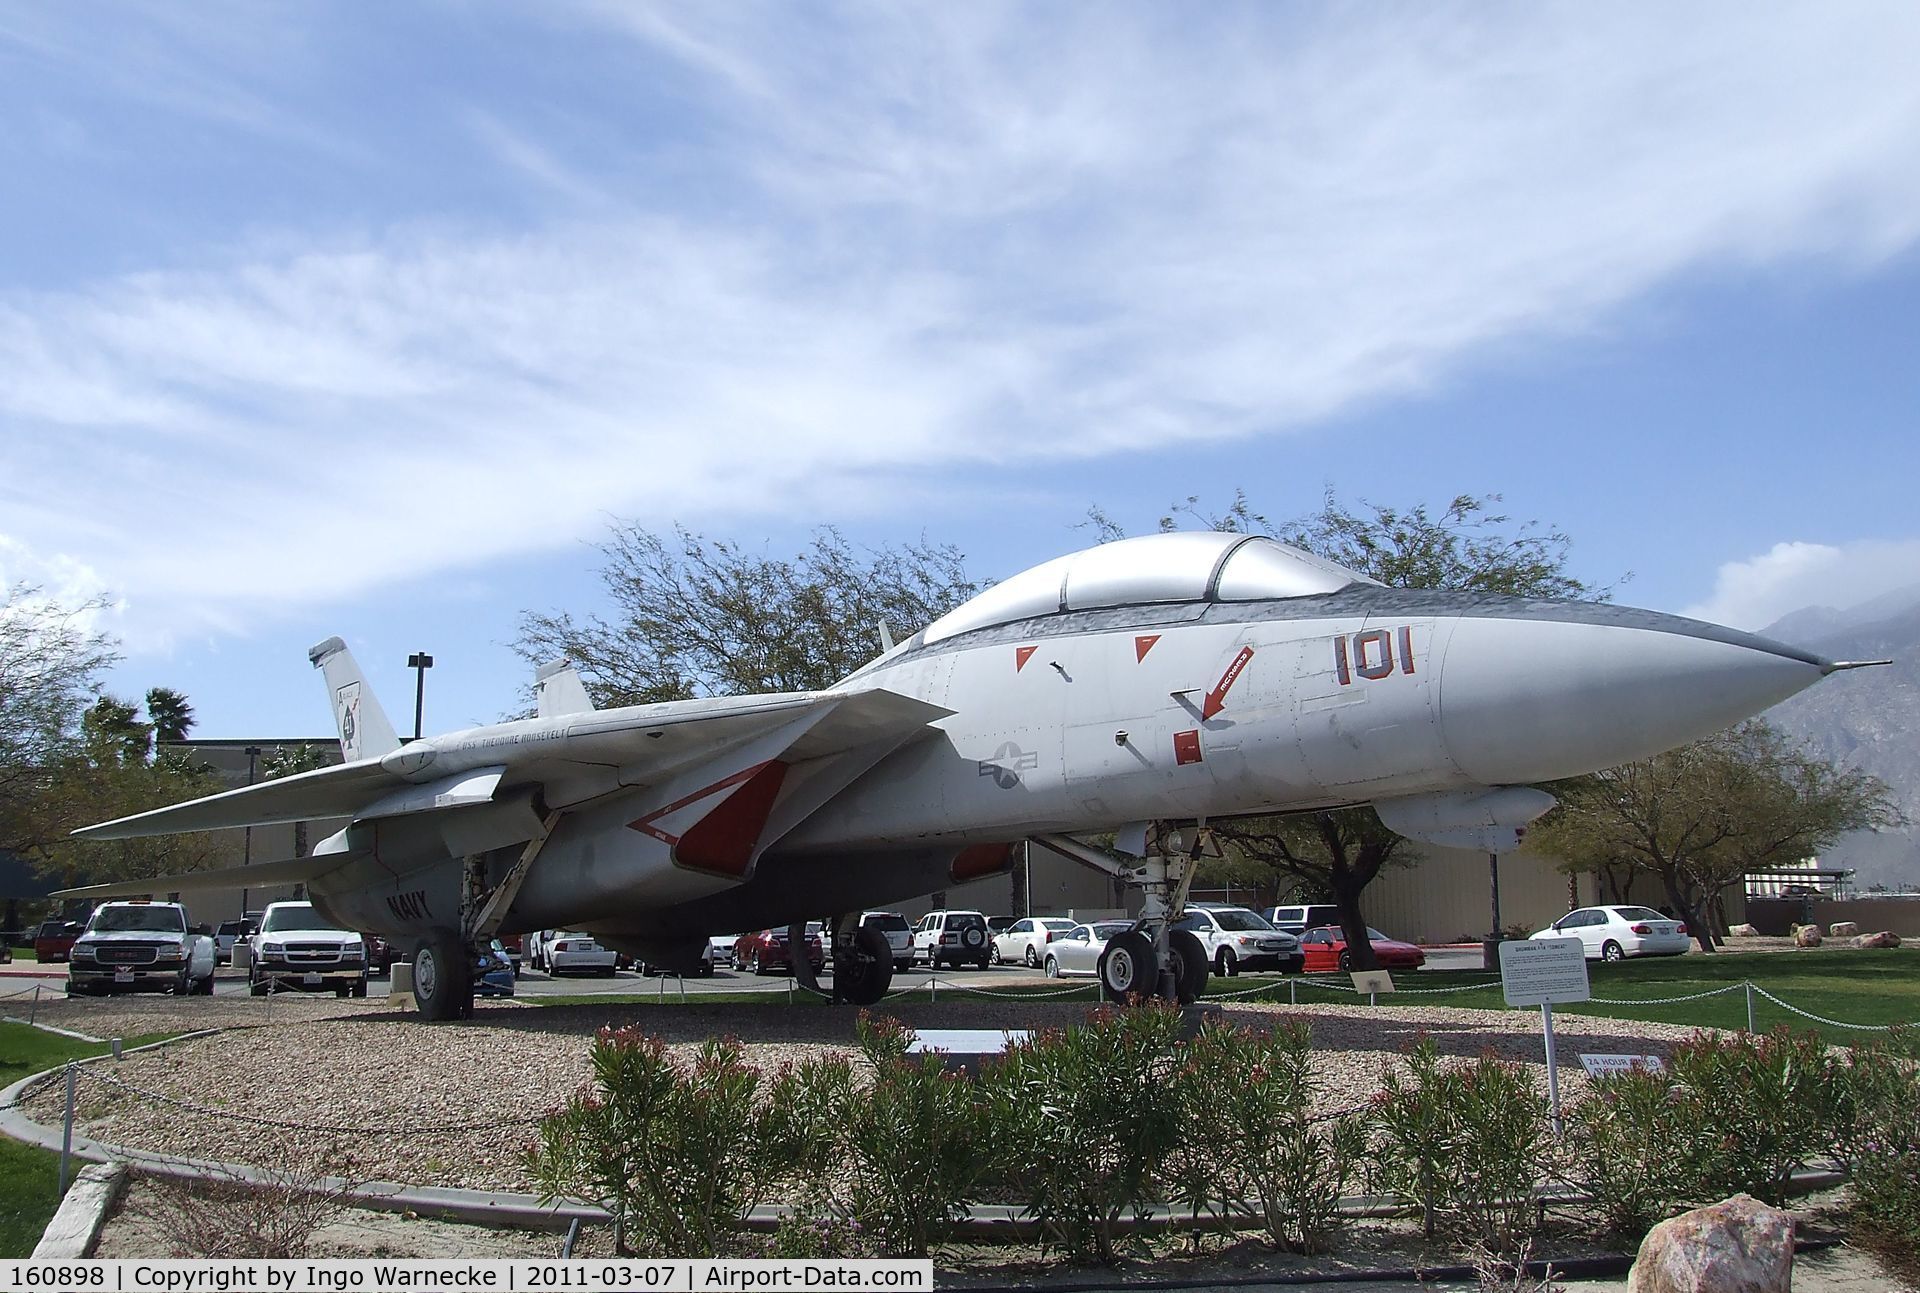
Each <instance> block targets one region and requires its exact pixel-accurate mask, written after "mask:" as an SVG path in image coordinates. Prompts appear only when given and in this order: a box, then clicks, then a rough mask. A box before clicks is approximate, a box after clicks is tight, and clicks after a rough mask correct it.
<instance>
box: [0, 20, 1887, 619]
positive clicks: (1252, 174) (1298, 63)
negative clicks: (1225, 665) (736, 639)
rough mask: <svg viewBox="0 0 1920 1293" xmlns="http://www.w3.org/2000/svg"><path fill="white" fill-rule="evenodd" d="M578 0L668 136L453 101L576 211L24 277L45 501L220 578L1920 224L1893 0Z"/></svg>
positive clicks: (1142, 436)
mask: <svg viewBox="0 0 1920 1293" xmlns="http://www.w3.org/2000/svg"><path fill="white" fill-rule="evenodd" d="M577 12H578V13H579V14H584V15H586V17H587V20H588V21H590V22H592V23H595V24H600V25H602V26H603V28H604V31H605V32H610V33H613V35H612V37H611V39H612V40H613V41H614V42H615V45H616V48H620V49H623V50H624V54H623V58H624V60H625V62H624V66H625V68H626V72H627V74H628V75H629V76H631V77H632V78H633V83H634V84H635V85H643V86H645V87H647V89H648V92H649V93H651V94H653V95H656V96H658V99H659V102H661V103H670V104H671V105H673V108H674V112H675V114H676V115H671V116H661V115H659V113H658V112H657V111H654V112H652V113H651V115H647V114H643V115H642V116H639V117H636V118H635V119H634V120H633V121H632V122H631V123H627V122H623V121H621V120H618V119H617V109H616V108H614V107H609V106H607V104H608V103H611V102H614V101H616V100H617V99H618V94H616V93H615V92H614V90H613V89H610V88H608V87H599V88H600V89H602V90H603V91H605V92H604V93H603V94H602V95H601V96H600V97H599V98H598V99H596V100H595V102H596V103H597V104H599V105H600V106H598V107H596V108H595V109H593V110H594V111H596V112H599V113H601V114H602V116H603V118H604V119H603V120H601V121H600V122H599V124H600V125H601V126H603V127H605V128H606V129H607V130H608V131H609V132H610V133H611V134H615V135H617V134H619V133H620V132H621V129H622V127H624V126H630V132H629V133H631V134H632V135H633V137H634V139H635V143H634V145H633V149H634V153H633V156H623V157H618V158H609V159H608V164H607V166H606V167H605V168H604V173H589V172H588V171H586V170H585V168H583V167H582V166H581V165H580V164H579V162H578V161H577V159H574V158H573V155H572V154H571V153H570V152H569V150H567V149H566V148H565V147H564V146H562V145H563V144H564V141H562V140H557V139H556V138H554V137H553V135H552V132H553V131H554V130H555V129H557V127H556V126H555V125H554V124H553V121H554V120H555V118H553V117H552V116H551V115H543V114H540V113H534V112H521V113H517V114H516V113H510V112H507V111H504V110H498V111H496V110H494V109H491V108H490V109H488V110H487V111H484V112H482V111H479V110H477V109H474V108H472V107H470V106H457V107H455V108H454V109H451V110H450V111H452V113H453V115H454V117H455V119H456V121H457V122H458V123H459V124H460V126H461V128H463V129H464V130H465V131H466V133H467V134H468V135H469V137H477V138H478V139H479V140H480V142H481V143H482V145H483V148H482V150H481V151H482V152H483V153H484V154H485V155H486V156H488V157H489V158H490V159H491V160H490V162H489V163H488V164H489V165H491V166H493V167H495V168H498V169H500V170H501V171H503V172H508V173H512V174H516V175H518V176H520V177H521V181H520V182H522V183H525V182H526V180H527V179H529V178H530V179H531V180H532V181H533V182H534V183H535V184H537V185H539V186H540V187H541V188H543V189H544V190H546V191H548V192H550V193H551V194H552V196H553V197H554V199H555V201H556V203H557V208H556V211H555V213H554V214H552V215H550V216H549V217H548V218H546V219H545V220H534V221H530V222H528V223H525V224H524V225H522V226H520V227H517V228H503V227H502V226H501V223H500V221H499V220H498V219H497V218H491V217H489V216H487V215H484V214H481V213H477V212H475V211H473V210H470V209H461V208H458V207H450V208H449V210H448V211H447V212H446V213H444V214H443V215H441V216H439V217H438V218H435V219H431V220H427V219H422V218H420V217H419V216H418V215H417V214H412V215H409V216H407V217H406V218H404V219H403V218H399V217H395V218H394V219H392V220H389V221H387V222H386V223H385V225H384V226H380V227H376V229H375V231H374V232H371V233H368V234H366V235H364V236H351V237H349V236H344V235H340V234H338V233H329V234H326V235H323V236H320V237H317V238H315V239H314V240H312V241H310V242H306V243H305V244H304V245H303V243H302V237H301V234H300V232H299V231H298V230H297V229H279V230H270V231H266V233H265V234H263V236H262V237H261V238H260V239H256V240H253V241H251V242H250V243H249V247H248V250H246V251H244V252H238V253H233V254H230V255H226V256H213V257H208V256H206V255H202V256H201V257H199V261H198V263H200V264H201V265H202V266H203V267H202V268H200V269H196V270H192V271H180V270H154V271H151V272H142V273H135V274H120V275H115V276H107V277H100V278H96V279H93V280H91V281H87V282H81V283H74V284H72V285H70V286H67V287H63V288H57V289H53V290H42V291H38V292H33V293H27V292H19V291H15V292H12V293H6V292H0V418H4V419H5V422H4V425H5V426H6V428H7V429H6V431H5V433H4V436H3V437H0V507H3V508H4V511H5V515H6V516H7V518H8V520H7V522H6V523H5V528H7V529H8V531H9V532H10V533H12V535H13V539H14V541H16V542H18V543H22V544H25V545H29V546H30V547H31V548H32V549H33V550H35V551H37V552H40V553H43V554H68V555H70V556H72V557H73V558H75V559H80V560H84V561H86V562H87V563H89V564H91V565H92V566H93V567H95V568H97V569H98V570H100V571H101V572H103V574H104V576H105V577H106V578H108V579H109V580H111V581H112V582H113V583H114V585H115V586H116V587H118V588H121V589H124V590H127V591H128V593H129V594H130V596H131V597H132V598H133V601H134V603H135V610H136V612H137V613H146V614H151V615H155V616H164V617H171V618H173V619H177V620H179V621H181V622H182V623H183V624H209V623H211V624H230V623H236V622H238V621H239V619H240V618H242V617H244V616H245V615H248V614H252V613H256V612H258V611H260V610H262V609H270V608H272V607H273V606H275V605H277V604H283V603H293V602H305V601H310V600H312V599H314V598H326V597H338V596H346V595H349V594H351V593H354V592H356V591H359V590H362V589H364V588H366V587H368V586H370V585H373V584H376V583H379V582H381V581H387V580H392V579H396V578H402V577H410V576H418V575H421V574H425V573H431V572H436V571H450V570H456V569H461V568H472V567H476V566H478V565H481V564H482V563H484V562H487V561H489V560H492V559H495V558H498V557H500V556H503V555H507V554H512V553H518V552H525V551H528V550H532V549H538V548H542V547H547V546H551V545H555V544H558V543H561V542H564V541H566V540H568V539H570V538H574V537H577V536H579V535H582V534H587V533H592V532H594V531H596V530H597V529H598V528H599V527H600V525H601V523H602V518H603V516H604V515H605V514H606V513H609V512H611V513H618V514H636V513H637V514H641V515H645V516H649V517H655V518H662V519H664V518H666V517H669V516H700V517H712V516H716V515H719V516H729V515H737V514H740V513H755V512H765V511H776V510H786V509H791V508H793V507H794V506H795V500H796V499H801V500H811V499H821V498H827V497H831V496H832V495H833V493H834V491H835V490H836V489H837V488H839V487H841V486H843V485H851V486H856V487H865V488H871V487H872V485H873V483H874V482H875V481H881V482H884V481H885V480H886V479H888V478H889V477H890V476H893V475H911V476H914V477H919V476H921V475H923V474H924V473H927V472H930V471H933V472H937V471H940V470H943V469H947V468H951V467H954V466H958V465H968V464H1024V463H1031V462H1033V461H1035V460H1038V459H1047V458H1053V459H1061V458H1072V457H1077V456H1090V455H1098V454H1106V453H1112V452H1116V451H1122V450H1126V449H1130V448H1137V447H1141V446H1148V445H1162V444H1166V443H1169V442H1172V441H1177V440H1180V439H1200V438H1221V437H1229V436H1246V435H1255V434H1267V433H1273V432H1278V431H1284V430H1287V429H1289V428H1293V427H1297V426H1300V425H1302V424H1304V423H1305V422H1307V421H1309V420H1311V419H1314V418H1317V417H1321V416H1324V415H1326V414H1328V413H1330V412H1332V411H1335V410H1338V409H1340V408H1342V407H1345V406H1347V405H1349V404H1351V403H1352V402H1354V401H1356V400H1362V399H1369V398H1378V397H1381V396H1388V395H1392V394H1394V393H1396V392H1402V391H1406V390H1409V389H1417V388H1419V387H1421V386H1424V385H1427V384H1430V383H1434V382H1437V381H1441V380H1444V379H1445V378H1447V376H1448V375H1449V374H1450V373H1452V372H1454V371H1456V370H1457V369H1458V367H1459V366H1460V365H1462V364H1465V363H1469V362H1472V361H1474V360H1476V359H1478V358H1479V357H1481V356H1482V355H1484V354H1485V353H1486V352H1487V351H1488V350H1489V348H1492V347H1496V346H1499V345H1501V344H1504V343H1507V342H1510V341H1511V340H1513V339H1516V338H1528V337H1536V336H1540V335H1553V334H1559V333H1566V332H1571V331H1576V330H1581V329H1588V328H1593V327H1596V326H1604V325H1605V324H1606V322H1607V320H1608V318H1609V311H1610V310H1612V309H1613V308H1615V307H1616V306H1618V305H1619V304H1620V303H1622V302H1625V301H1629V300H1632V299H1634V298H1635V297H1637V296H1639V295H1641V294H1644V293H1646V292H1647V291H1649V290H1651V289H1653V288H1655V287H1658V286H1660V285H1661V284H1663V283H1666V282H1669V281H1671V280H1673V279H1674V278H1675V277H1676V276H1678V275H1681V274H1686V273H1693V272H1699V271H1702V270H1712V269H1714V268H1716V267H1725V266H1741V265H1751V264H1761V265H1764V264H1771V263H1775V262H1778V261H1781V260H1783V259H1789V258H1807V257H1828V258H1832V259H1833V260H1834V261H1836V262H1838V263H1840V264H1842V265H1843V266H1856V265H1862V264H1870V263H1872V262H1874V261H1875V260H1876V259H1878V258H1882V257H1885V256H1888V255H1890V254H1892V253H1894V252H1896V251H1898V250H1900V249H1903V248H1905V247H1907V246H1909V245H1911V244H1912V242H1913V241H1914V240H1915V238H1916V235H1917V234H1920V79H1916V78H1914V77H1913V76H1912V75H1911V69H1912V67H1914V66H1916V65H1920V11H1913V10H1910V9H1906V8H1902V7H1895V6H1881V7H1869V8H1863V9H1857V10H1851V11H1848V10H1844V9H1842V8H1836V7H1822V8H1819V9H1818V10H1814V9H1809V8H1781V9H1776V10H1771V11H1766V12H1755V11H1753V10H1751V9H1744V8H1743V9H1742V10H1740V11H1739V12H1738V13H1735V12H1733V11H1730V10H1729V11H1724V12H1722V13H1720V14H1718V15H1717V16H1716V15H1714V14H1712V13H1709V11H1707V10H1703V9H1698V8H1693V9H1683V10H1678V11H1675V10H1671V9H1665V8H1653V7H1648V8H1629V7H1623V6H1613V7H1608V8H1605V9H1595V8H1593V7H1591V6H1582V7H1567V8H1549V7H1541V6H1514V7H1510V8H1487V7H1484V6H1467V7H1461V8H1443V7H1425V8H1421V9H1418V10H1409V9H1404V8H1401V9H1392V10H1370V9H1366V8H1355V9H1344V10H1314V11H1307V12H1306V16H1304V17H1302V16H1301V11H1298V10H1288V9H1280V8H1276V7H1272V6H1253V7H1248V8H1225V7H1210V8H1208V9H1206V10H1202V11H1194V10H1192V9H1190V8H1184V7H1183V8H1177V9H1176V8H1173V7H1168V8H1144V7H1133V8H1129V9H1126V10H1115V9H1112V8H1111V7H1096V6H1087V7H1084V8H1079V7H1076V8H1068V7H1065V6H1049V7H1046V8H1044V9H1040V10H1036V9H1034V8H1032V7H1031V6H1026V7H1019V8H1004V9H1003V8H995V7H992V6H974V5H968V6H960V7H956V6H927V7H914V8H908V7H903V6H881V7H876V8H873V9H854V10H838V9H836V10H832V11H822V10H820V9H818V8H807V9H793V8H790V7H782V6H767V7H756V6H747V5H725V6H697V7H693V6H689V7H682V8H665V7H648V8H635V7H632V6H625V5H617V6H608V7H605V8H597V7H590V8H585V9H582V10H579V11H577ZM48 39H51V38H48ZM596 39H599V40H601V41H602V42H604V41H605V40H606V39H608V38H607V37H606V36H604V35H602V36H600V37H597V38H596ZM621 42H625V44H624V46H622V45H621V44H620V43H621ZM61 48H63V49H64V48H66V47H65V46H62V47H61ZM63 56H70V55H63ZM313 56H314V55H313V53H312V52H311V51H306V52H304V53H303V54H302V57H313ZM156 57H157V56H156ZM155 66H160V67H164V66H166V64H165V63H164V62H158V63H156V64H155ZM198 75H199V73H196V76H198ZM248 84H249V85H250V86H255V88H254V89H247V90H246V91H245V93H246V94H248V95H252V94H255V93H257V85H256V83H255V82H254V81H252V80H250V81H249V82H248ZM442 92H443V93H444V94H445V96H446V97H447V99H448V101H449V102H452V103H455V104H461V103H465V104H471V103H473V102H478V101H482V100H484V99H485V98H486V97H487V96H486V94H485V87H484V86H482V85H478V84H469V85H449V86H446V87H442ZM205 93H210V92H203V90H202V89H201V88H200V87H199V82H198V81H197V80H196V81H195V83H194V86H193V87H192V96H193V97H192V100H191V102H194V103H198V102H200V101H201V99H202V98H204V96H205ZM235 93H236V94H239V93H241V91H240V90H239V89H236V91H235ZM210 101H211V102H215V103H217V102H220V100H219V99H218V98H217V97H216V98H214V99H213V100H210ZM236 102H239V103H242V104H246V105H251V104H253V103H254V100H253V99H251V98H244V99H238V100H236ZM656 106H657V105H656ZM236 111H239V109H236ZM247 111H248V112H252V108H251V107H249V108H248V109H247ZM571 111H572V112H574V113H578V112H582V111H586V109H585V108H583V107H581V106H579V105H575V106H574V107H573V108H572V109H571ZM253 115H255V116H257V117H259V118H260V119H261V121H262V122H263V123H264V124H262V126H261V128H262V129H278V128H279V126H278V121H277V118H276V117H275V116H274V113H273V112H272V110H271V105H270V104H269V105H267V107H266V108H265V109H262V110H261V111H260V112H258V113H254V114H253ZM691 158H697V160H690V159H691ZM636 159H638V160H636ZM560 212H564V215H563V214H560ZM330 214H333V213H327V212H322V213H320V215H321V217H322V220H323V223H326V224H327V225H328V226H329V227H333V228H337V227H338V226H339V224H340V223H341V221H339V220H337V219H332V220H329V219H326V218H325V217H327V216H328V215H330Z"/></svg>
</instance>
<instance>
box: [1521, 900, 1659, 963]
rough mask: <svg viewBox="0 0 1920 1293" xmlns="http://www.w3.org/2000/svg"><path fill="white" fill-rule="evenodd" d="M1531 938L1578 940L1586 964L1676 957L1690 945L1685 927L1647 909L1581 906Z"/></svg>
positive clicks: (1649, 908) (1651, 909)
mask: <svg viewBox="0 0 1920 1293" xmlns="http://www.w3.org/2000/svg"><path fill="white" fill-rule="evenodd" d="M1532 937H1534V938H1578V939H1579V940H1580V941H1581V942H1582V943H1584V944H1586V952H1587V959H1588V960H1589V961H1595V960H1598V961H1623V960H1625V959H1626V958H1627V957H1629V956H1679V955H1680V954H1681V953H1683V952H1685V951H1686V950H1687V948H1688V947H1689V946H1690V945H1691V944H1692V942H1693V940H1692V939H1690V938H1689V937H1687V927H1686V926H1685V925H1683V924H1681V923H1680V922H1679V921H1677V920H1675V919H1673V917H1671V916H1662V915H1661V914H1660V913H1659V912H1657V911H1655V910H1653V908H1651V907H1582V908H1580V909H1579V910H1577V911H1570V912H1568V913H1567V914H1566V915H1564V916H1562V917H1561V918H1560V919H1559V920H1556V921H1554V922H1553V924H1552V925H1550V926H1548V927H1547V928H1546V929H1543V930H1541V931H1540V932H1539V933H1537V934H1534V935H1533V936H1532Z"/></svg>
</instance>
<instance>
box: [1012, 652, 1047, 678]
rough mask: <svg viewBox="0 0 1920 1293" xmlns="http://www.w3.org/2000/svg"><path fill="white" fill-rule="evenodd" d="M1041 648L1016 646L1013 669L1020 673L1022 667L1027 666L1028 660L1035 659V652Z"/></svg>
mask: <svg viewBox="0 0 1920 1293" xmlns="http://www.w3.org/2000/svg"><path fill="white" fill-rule="evenodd" d="M1039 649H1040V648H1039V647H1015V648H1014V649H1013V671H1014V672H1015V673H1019V672H1020V671H1021V670H1022V669H1024V668H1026V667H1027V661H1029V660H1031V659H1033V653H1034V652H1035V651H1038V650H1039Z"/></svg>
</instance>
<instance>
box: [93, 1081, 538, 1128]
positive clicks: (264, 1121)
mask: <svg viewBox="0 0 1920 1293" xmlns="http://www.w3.org/2000/svg"><path fill="white" fill-rule="evenodd" d="M95 1068H97V1066H96V1065H89V1064H76V1065H73V1066H72V1071H73V1073H74V1074H75V1076H77V1077H79V1078H81V1079H84V1080H85V1081H88V1082H93V1083H97V1084H99V1085H100V1086H105V1087H112V1088H115V1089H117V1090H119V1091H123V1092H125V1093H126V1094H128V1095H130V1096H133V1097H135V1098H137V1099H141V1100H149V1101H152V1102H153V1103H155V1104H161V1105H168V1106H171V1107H172V1108H175V1109H179V1110H182V1111H184V1112H186V1113H195V1114H200V1115H201V1116H203V1117H207V1118H223V1119H226V1120H228V1121H231V1122H244V1123H247V1124H249V1125H251V1126H255V1127H273V1128H276V1129H278V1130H281V1131H323V1132H333V1133H337V1134H340V1135H347V1136H457V1135H463V1134H466V1133H469V1132H479V1131H507V1130H511V1129H513V1128H517V1127H535V1126H538V1125H539V1124H540V1122H541V1119H540V1118H538V1117H534V1118H512V1119H508V1120H506V1121H502V1122H472V1123H446V1124H443V1125H439V1126H432V1125H429V1126H424V1127H423V1126H418V1125H415V1124H411V1123H409V1124H405V1125H400V1126H387V1127H350V1126H342V1125H340V1124H337V1123H324V1122H290V1121H288V1120H286V1119H283V1118H266V1117H262V1116H260V1115H259V1114H251V1113H238V1112H236V1111H234V1110H231V1109H215V1108H212V1107H210V1106H208V1105H204V1104H195V1103H194V1102H193V1101H191V1100H182V1099H180V1098H178V1097H177V1096H170V1095H167V1094H166V1093H165V1092H162V1091H152V1090H149V1089H147V1088H146V1087H141V1086H135V1085H134V1084H133V1083H131V1082H127V1081H123V1080H122V1079H120V1078H117V1077H114V1076H112V1075H110V1074H107V1073H100V1072H95V1071H94V1070H95Z"/></svg>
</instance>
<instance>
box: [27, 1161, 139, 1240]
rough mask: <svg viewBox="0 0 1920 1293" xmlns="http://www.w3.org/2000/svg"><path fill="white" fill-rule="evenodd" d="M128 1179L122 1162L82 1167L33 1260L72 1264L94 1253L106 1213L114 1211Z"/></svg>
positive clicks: (41, 1238)
mask: <svg viewBox="0 0 1920 1293" xmlns="http://www.w3.org/2000/svg"><path fill="white" fill-rule="evenodd" d="M126 1180H127V1169H126V1167H125V1166H123V1165H122V1164H119V1163H95V1164H93V1165H92V1166H90V1167H83V1168H81V1169H80V1175H79V1176H78V1177H76V1178H74V1182H73V1184H72V1185H71V1186H69V1187H68V1189H67V1197H66V1198H64V1199H62V1200H60V1210H59V1211H58V1212H56V1213H54V1214H53V1220H52V1221H49V1222H48V1223H47V1228H46V1230H44V1231H42V1232H41V1235H40V1242H39V1244H37V1245H36V1246H35V1247H34V1250H33V1260H35V1261H39V1262H44V1261H55V1262H59V1261H72V1260H75V1259H78V1258H82V1257H85V1256H87V1255H88V1254H89V1253H91V1252H92V1251H93V1245H94V1241H95V1240H97V1239H99V1238H100V1227H101V1226H102V1225H104V1224H105V1223H106V1220H107V1213H109V1212H111V1211H112V1210H113V1201H114V1200H115V1199H117V1198H119V1197H120V1188H121V1187H122V1186H123V1185H125V1184H126Z"/></svg>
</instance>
